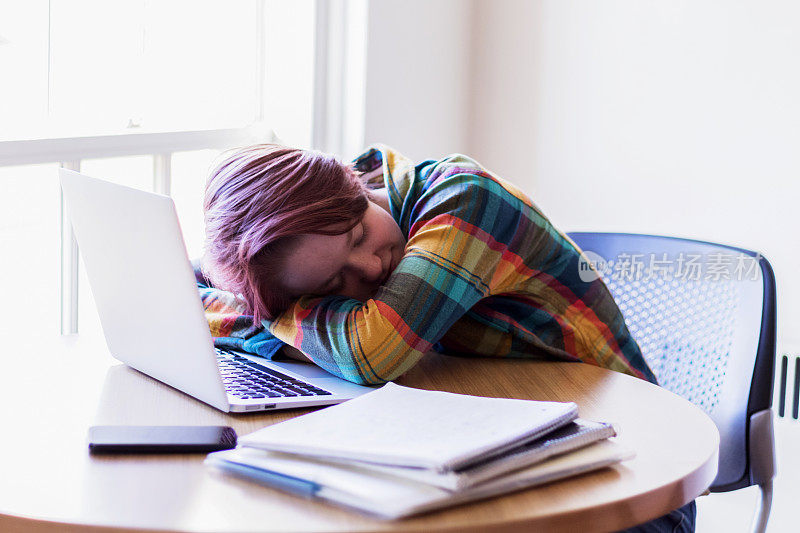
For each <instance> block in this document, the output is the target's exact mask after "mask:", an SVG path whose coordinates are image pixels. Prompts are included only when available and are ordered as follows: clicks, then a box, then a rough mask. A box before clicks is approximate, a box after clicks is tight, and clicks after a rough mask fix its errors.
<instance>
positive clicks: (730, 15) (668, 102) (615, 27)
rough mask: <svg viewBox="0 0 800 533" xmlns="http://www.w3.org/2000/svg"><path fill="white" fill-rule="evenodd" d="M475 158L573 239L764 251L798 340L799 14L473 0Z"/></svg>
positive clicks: (738, 5)
mask: <svg viewBox="0 0 800 533" xmlns="http://www.w3.org/2000/svg"><path fill="white" fill-rule="evenodd" d="M474 9H475V13H474V20H475V32H474V35H475V48H476V55H475V60H474V64H473V66H472V73H471V77H472V78H473V79H474V80H476V85H475V86H476V88H477V90H476V91H475V93H474V96H473V99H472V100H471V105H472V107H473V109H474V122H473V123H472V124H471V126H472V127H471V130H470V131H471V137H470V146H469V148H470V150H471V152H472V153H473V154H474V155H475V156H476V157H477V158H478V159H479V160H482V161H484V162H485V164H487V165H489V166H494V167H495V168H496V169H497V170H498V171H499V172H500V173H501V174H505V175H507V176H508V177H509V178H510V179H512V180H513V181H516V182H517V183H519V184H520V185H522V186H523V188H524V189H525V190H527V192H529V193H530V194H531V195H532V196H533V197H534V200H535V201H536V202H537V204H539V205H540V207H542V209H543V210H544V211H545V212H546V213H548V214H549V215H550V216H551V217H552V218H553V219H554V221H555V222H556V223H557V224H559V225H560V226H561V227H562V228H564V229H566V230H605V231H633V232H649V233H657V234H670V235H679V236H688V237H695V238H700V239H707V240H712V241H718V242H724V243H732V244H738V245H740V246H743V247H747V248H751V249H756V250H760V251H762V252H763V253H764V254H765V256H766V257H767V258H768V259H770V260H771V262H772V263H773V266H774V267H775V270H776V275H777V278H778V284H779V295H780V296H779V337H780V338H781V340H782V343H783V344H784V345H785V344H787V343H792V344H796V343H798V341H800V333H798V331H797V328H796V327H795V325H796V324H797V323H798V319H800V303H798V302H800V276H797V275H795V268H796V266H797V265H798V264H800V239H797V238H796V237H795V233H796V228H797V227H798V225H799V224H798V221H797V220H798V217H797V215H796V214H795V213H796V206H797V203H798V199H800V183H798V180H797V177H798V175H800V150H798V148H797V147H798V146H800V98H798V95H800V63H798V61H797V51H798V50H800V4H798V3H796V2H790V1H774V0H773V1H766V2H765V1H759V2H756V1H752V0H748V1H741V0H740V1H723V0H692V1H671V2H666V1H659V2H655V1H642V0H624V1H623V0H617V1H604V2H596V1H591V0H587V1H564V0H544V1H537V2H528V1H521V0H491V1H487V0H476V2H475V4H474Z"/></svg>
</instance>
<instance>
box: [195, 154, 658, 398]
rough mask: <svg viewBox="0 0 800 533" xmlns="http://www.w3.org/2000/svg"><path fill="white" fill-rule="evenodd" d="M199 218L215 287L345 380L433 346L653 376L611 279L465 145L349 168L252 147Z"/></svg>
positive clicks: (214, 179) (318, 157)
mask: <svg viewBox="0 0 800 533" xmlns="http://www.w3.org/2000/svg"><path fill="white" fill-rule="evenodd" d="M205 214H206V256H205V260H204V271H205V273H206V274H207V276H208V277H209V279H211V281H212V282H213V284H214V285H215V286H216V287H218V288H221V289H225V290H227V291H230V292H231V293H233V294H237V295H240V298H241V299H242V300H243V302H244V304H245V307H246V308H247V309H249V310H250V311H251V312H252V314H253V316H254V319H255V323H256V324H258V323H259V322H262V321H263V322H262V323H263V325H264V326H265V327H266V328H268V330H269V332H271V333H272V334H273V335H274V336H275V337H276V338H278V339H280V340H281V341H283V342H285V343H287V344H288V345H289V346H291V347H294V348H296V349H298V350H299V351H300V352H302V354H304V356H305V357H307V358H308V359H309V360H310V361H313V362H314V363H316V364H317V365H319V366H321V367H322V368H324V369H325V370H327V371H329V372H331V373H333V374H336V375H338V376H341V377H343V378H345V379H347V380H350V381H353V382H357V383H366V384H375V383H382V382H385V381H389V380H392V379H394V378H396V377H398V376H399V375H401V374H403V373H404V372H405V371H407V370H408V369H409V368H411V367H412V366H413V365H414V364H415V363H416V362H417V361H418V360H419V359H420V357H422V355H423V354H424V353H425V352H427V351H429V350H431V349H436V350H438V351H442V352H444V353H449V354H458V355H482V356H500V357H546V358H551V359H558V360H566V361H584V362H587V363H591V364H596V365H600V366H603V367H606V368H610V369H613V370H618V371H621V372H625V373H628V374H631V375H634V376H637V377H640V378H644V379H648V380H650V381H653V382H655V378H654V376H653V374H652V372H651V371H650V369H649V368H648V367H647V364H646V363H645V361H644V359H643V358H642V355H641V353H640V351H639V348H638V346H637V345H636V342H635V341H634V340H633V339H632V337H631V336H630V334H629V333H628V330H627V328H626V327H625V323H624V320H623V318H622V315H621V314H620V312H619V309H618V308H617V306H616V304H615V303H614V301H613V299H612V297H611V295H610V293H609V292H608V290H607V289H606V287H605V285H604V284H603V282H602V281H601V280H599V279H595V280H593V281H590V282H584V281H582V280H581V278H580V277H579V275H578V262H579V258H580V252H579V250H578V249H577V248H576V247H575V245H574V244H573V243H572V242H571V241H570V240H569V239H568V238H567V237H566V236H564V234H563V233H561V232H559V231H558V230H557V229H555V228H554V227H553V225H552V224H550V222H549V221H548V220H547V218H546V217H545V216H544V215H543V214H542V213H541V212H540V211H539V210H538V209H537V208H536V206H534V205H533V203H532V202H531V201H530V200H529V199H528V198H527V197H526V196H525V195H524V194H522V193H521V192H520V191H519V190H517V189H516V188H515V187H513V186H512V185H510V184H509V183H507V182H505V181H503V180H501V179H500V178H498V177H497V176H495V175H494V174H492V173H491V172H489V171H488V170H486V169H485V168H483V167H481V166H480V165H479V164H478V163H477V162H475V161H474V160H472V159H470V158H468V157H466V156H463V155H452V156H449V157H447V158H444V159H441V160H439V161H434V160H428V161H424V162H422V163H420V164H418V165H416V166H414V165H413V164H412V163H411V161H409V160H408V159H407V158H405V157H403V156H402V155H400V154H399V153H397V152H395V151H394V150H392V149H390V148H388V147H386V146H375V147H373V148H371V149H369V150H368V151H367V152H365V153H364V154H363V155H361V156H360V157H358V158H357V159H356V161H355V162H354V164H353V165H352V166H348V165H343V164H341V163H339V162H338V161H337V160H336V159H334V158H333V157H332V156H330V155H326V154H323V153H320V152H312V151H303V150H298V149H293V148H288V147H282V146H278V145H258V146H254V147H250V148H247V149H244V150H240V151H238V152H235V153H233V154H232V155H230V156H229V157H228V158H227V159H226V160H224V161H223V162H222V163H221V164H220V165H219V166H218V167H217V168H216V169H215V170H214V171H213V173H212V175H211V177H210V179H209V181H208V185H207V189H206V198H205ZM292 353H293V354H294V356H296V357H303V355H301V354H299V353H297V352H292Z"/></svg>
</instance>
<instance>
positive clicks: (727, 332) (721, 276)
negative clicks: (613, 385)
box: [569, 233, 775, 492]
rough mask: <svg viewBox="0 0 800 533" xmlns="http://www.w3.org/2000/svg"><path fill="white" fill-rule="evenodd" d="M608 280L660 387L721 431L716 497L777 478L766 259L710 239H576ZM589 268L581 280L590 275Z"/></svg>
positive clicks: (771, 285)
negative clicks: (698, 410) (699, 410)
mask: <svg viewBox="0 0 800 533" xmlns="http://www.w3.org/2000/svg"><path fill="white" fill-rule="evenodd" d="M569 236H570V238H572V239H573V241H574V242H575V243H576V244H577V245H578V246H579V247H580V248H581V249H583V251H584V255H585V256H586V259H587V262H590V263H592V265H593V266H594V267H595V269H596V270H597V272H599V273H600V275H601V276H602V278H603V280H604V281H605V283H606V285H607V286H608V288H609V290H610V291H611V294H612V295H613V296H614V299H615V300H616V302H617V304H618V305H619V307H620V309H621V311H622V314H623V316H624V317H625V322H626V324H627V325H628V329H629V330H630V332H631V334H632V335H633V338H634V339H636V341H637V342H638V344H639V346H640V348H641V349H642V354H643V355H644V358H645V360H646V361H647V362H648V364H649V365H650V367H651V369H652V370H653V373H654V374H655V375H656V377H657V379H658V381H659V384H660V385H661V386H662V387H664V388H666V389H668V390H671V391H673V392H675V393H676V394H678V395H680V396H682V397H684V398H686V399H687V400H689V401H691V402H693V403H694V404H696V405H698V406H699V407H700V408H702V409H703V410H704V411H705V412H706V413H708V415H709V416H710V417H711V418H712V419H713V420H714V422H715V423H716V425H717V427H718V429H719V432H720V454H719V470H718V474H717V477H716V479H715V480H714V483H713V484H712V486H711V490H712V491H716V492H721V491H728V490H734V489H737V488H740V487H746V486H749V485H753V484H763V483H765V482H766V481H768V480H771V479H772V477H773V476H774V470H775V463H774V447H773V431H772V416H771V415H772V413H771V409H770V408H771V404H772V382H773V377H774V364H775V280H774V275H773V273H772V268H771V266H770V264H769V262H768V261H767V260H766V259H765V258H764V257H762V256H761V255H760V254H757V253H755V252H751V251H748V250H743V249H740V248H734V247H730V246H723V245H719V244H713V243H708V242H701V241H694V240H688V239H677V238H671V237H659V236H651V235H633V234H624V233H570V234H569ZM591 274H592V271H591V269H590V268H589V267H588V264H583V265H582V273H581V275H582V276H584V275H591Z"/></svg>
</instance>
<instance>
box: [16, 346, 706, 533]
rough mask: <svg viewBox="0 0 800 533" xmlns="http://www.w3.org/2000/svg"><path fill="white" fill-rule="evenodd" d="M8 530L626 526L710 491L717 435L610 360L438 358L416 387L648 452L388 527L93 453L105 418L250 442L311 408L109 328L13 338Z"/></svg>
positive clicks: (700, 416)
mask: <svg viewBox="0 0 800 533" xmlns="http://www.w3.org/2000/svg"><path fill="white" fill-rule="evenodd" d="M2 358H3V359H2V360H3V372H2V374H1V375H0V405H2V407H1V408H0V412H2V423H3V432H2V438H1V439H0V531H3V532H4V533H6V532H16V531H26V532H27V531H31V532H38V531H57V532H59V533H60V532H71V531H93V532H98V531H120V530H127V531H130V530H134V529H150V530H156V531H198V532H199V531H222V532H233V531H237V532H241V531H359V532H362V531H415V532H422V531H425V532H430V531H444V530H450V531H455V530H458V531H476V532H489V531H511V530H514V531H539V530H541V531H548V532H558V531H581V532H582V533H588V532H590V531H613V530H616V529H620V528H623V527H628V526H631V525H634V524H636V523H640V522H644V521H647V520H649V519H652V518H655V517H657V516H660V515H662V514H665V513H667V512H668V511H670V510H672V509H675V508H677V507H680V506H681V505H683V504H685V503H687V502H689V501H691V500H692V499H694V498H695V497H697V496H698V495H700V494H701V493H703V492H704V491H705V489H706V488H707V487H708V486H709V485H710V484H711V482H712V480H713V479H714V476H715V474H716V468H717V448H718V440H719V437H718V433H717V430H716V427H715V426H714V424H713V423H712V422H711V420H710V419H709V418H708V417H707V416H706V415H705V414H704V413H703V412H702V411H700V410H699V409H698V408H696V407H695V406H693V405H692V404H690V403H688V402H686V401H684V400H683V399H681V398H679V397H677V396H675V395H673V394H672V393H669V392H667V391H665V390H662V389H659V388H657V387H655V386H652V385H650V384H648V383H645V382H643V381H641V380H638V379H634V378H631V377H628V376H625V375H622V374H618V373H615V372H610V371H606V370H602V369H599V368H596V367H592V366H588V365H582V364H569V363H544V362H535V361H520V360H515V361H509V360H492V359H488V358H487V359H462V358H454V357H445V356H440V355H436V354H430V355H429V356H427V357H426V358H424V359H423V361H422V362H421V363H420V364H419V365H417V366H416V367H415V368H414V369H412V371H410V372H409V373H408V374H407V375H405V376H404V377H403V378H402V379H400V380H398V382H399V383H402V384H404V385H409V386H414V387H420V388H426V389H438V390H445V391H451V392H458V393H467V394H477V395H484V396H496V397H508V398H529V399H534V400H556V401H575V402H576V403H577V404H578V406H579V408H580V414H581V416H582V417H584V418H590V419H592V418H594V419H598V420H605V421H612V422H616V423H618V424H619V426H620V428H621V436H620V437H619V441H620V442H621V443H623V444H625V445H627V446H629V447H631V448H633V449H634V450H635V451H636V453H637V457H636V458H635V459H633V460H631V461H627V462H625V463H623V464H621V465H619V466H616V467H614V468H610V469H606V470H604V471H600V472H596V473H591V474H587V475H583V476H580V477H577V478H573V479H569V480H565V481H560V482H556V483H552V484H550V485H546V486H543V487H539V488H534V489H530V490H526V491H522V492H518V493H515V494H511V495H507V496H503V497H499V498H495V499H492V500H487V501H483V502H477V503H472V504H468V505H464V506H461V507H457V508H452V509H448V510H444V511H439V512H434V513H430V514H427V515H423V516H420V517H416V518H411V519H406V520H402V521H398V522H381V521H379V520H375V519H371V518H367V517H364V516H361V515H359V514H356V513H352V512H348V511H344V510H341V509H338V508H335V507H331V506H328V505H325V504H322V503H319V502H314V501H307V500H304V499H302V498H299V497H296V496H293V495H289V494H284V493H281V492H279V491H276V490H273V489H270V488H266V487H262V486H259V485H256V484H253V483H250V482H248V481H245V480H241V479H235V478H233V477H229V476H225V475H224V474H222V473H219V472H216V471H215V470H213V469H210V468H207V467H204V466H203V464H202V460H203V456H202V455H173V456H164V455H161V456H152V457H133V456H129V457H92V456H90V455H89V454H88V452H87V447H86V430H87V428H88V427H89V426H91V425H94V424H153V425H157V424H214V425H217V424H218V425H230V426H233V427H234V428H235V429H236V431H237V432H238V433H239V434H240V435H241V434H245V433H248V432H250V431H254V430H256V429H258V428H261V427H263V426H266V425H270V424H273V423H275V422H278V421H281V420H285V419H287V418H290V417H293V416H297V415H299V414H302V413H304V412H307V411H308V410H293V411H282V412H272V413H266V414H245V415H228V414H225V413H221V412H219V411H217V410H215V409H213V408H211V407H208V406H206V405H205V404H201V403H200V402H198V401H196V400H194V399H192V398H190V397H188V396H186V395H184V394H182V393H180V392H177V391H175V390H174V389H171V388H169V387H167V386H165V385H162V384H161V383H159V382H157V381H155V380H153V379H151V378H149V377H147V376H145V375H143V374H140V373H138V372H136V371H134V370H131V369H130V368H128V367H126V366H123V365H120V364H118V363H116V362H115V361H114V360H113V359H111V357H110V356H109V355H108V352H107V350H106V348H105V345H104V344H103V342H102V340H101V339H100V338H98V336H96V335H95V336H84V337H63V338H62V337H55V336H54V337H52V338H50V337H45V338H39V339H27V340H23V341H20V340H17V341H15V342H14V343H9V342H5V343H4V345H3V355H2Z"/></svg>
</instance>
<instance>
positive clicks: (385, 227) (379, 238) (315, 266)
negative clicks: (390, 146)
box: [278, 191, 406, 302]
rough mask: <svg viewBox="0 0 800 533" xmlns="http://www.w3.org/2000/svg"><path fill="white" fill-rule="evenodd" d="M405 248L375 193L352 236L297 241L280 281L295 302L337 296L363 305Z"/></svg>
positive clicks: (308, 236) (383, 199)
mask: <svg viewBox="0 0 800 533" xmlns="http://www.w3.org/2000/svg"><path fill="white" fill-rule="evenodd" d="M376 202H377V203H376ZM329 229H334V230H335V229H337V228H336V227H331V228H329ZM405 244H406V241H405V238H404V237H403V233H402V231H401V230H400V227H399V226H398V225H397V223H396V222H395V221H394V218H392V215H391V214H390V213H389V212H388V201H387V199H386V197H385V193H382V191H377V195H376V196H375V197H374V198H373V199H372V200H371V201H370V202H369V207H367V210H366V212H365V213H364V216H363V217H362V218H361V220H360V221H359V222H358V224H356V225H355V226H354V227H353V228H352V229H351V230H350V231H347V232H345V233H342V234H340V235H319V234H306V235H301V236H299V237H297V239H296V240H295V242H294V243H293V245H292V246H291V247H290V248H289V251H288V253H287V254H286V256H285V258H284V260H283V262H282V264H281V267H280V269H279V274H278V281H279V282H280V283H281V285H282V286H283V287H284V288H285V289H286V290H288V291H289V293H290V294H291V296H292V297H295V298H298V297H300V296H306V295H329V294H337V295H341V296H346V297H348V298H354V299H356V300H361V301H362V302H363V301H366V300H368V299H370V298H372V297H373V296H374V295H375V293H376V292H377V290H378V288H379V287H380V286H381V285H383V284H384V282H385V281H386V280H387V279H388V278H389V275H390V274H391V273H392V272H393V271H394V269H395V268H396V267H397V264H398V263H399V262H400V259H401V258H402V257H403V251H404V249H405Z"/></svg>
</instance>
